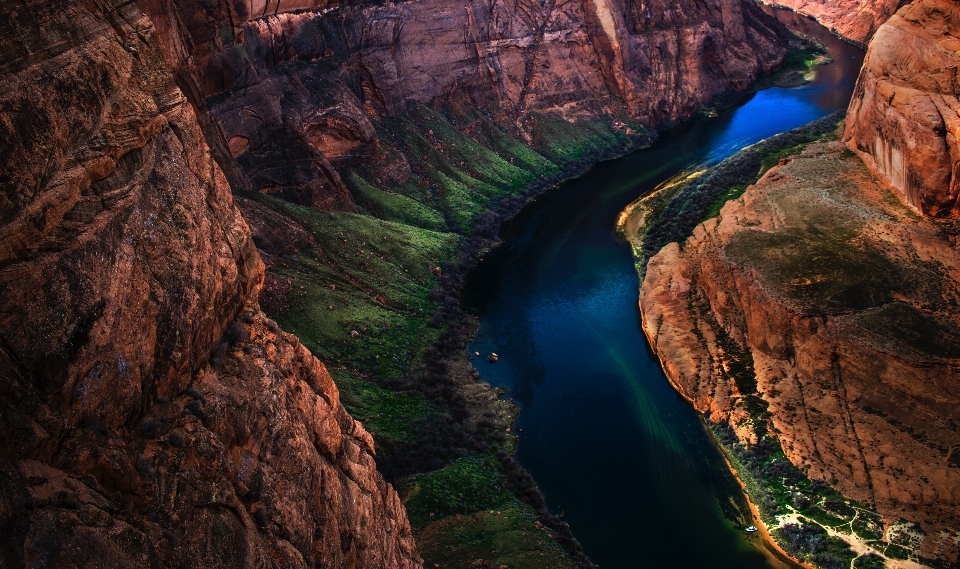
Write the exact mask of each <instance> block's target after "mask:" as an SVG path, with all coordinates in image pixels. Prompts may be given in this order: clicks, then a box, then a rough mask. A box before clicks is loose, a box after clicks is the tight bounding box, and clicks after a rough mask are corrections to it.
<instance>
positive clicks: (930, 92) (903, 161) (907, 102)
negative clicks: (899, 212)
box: [844, 0, 960, 218]
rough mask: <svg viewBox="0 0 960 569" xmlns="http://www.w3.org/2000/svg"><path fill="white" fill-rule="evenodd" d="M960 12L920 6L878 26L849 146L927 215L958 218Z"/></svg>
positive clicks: (853, 111)
mask: <svg viewBox="0 0 960 569" xmlns="http://www.w3.org/2000/svg"><path fill="white" fill-rule="evenodd" d="M958 54H960V9H958V8H957V5H956V3H955V2H950V1H949V0H944V1H940V2H933V1H929V0H928V1H925V2H917V3H915V4H913V5H910V6H907V7H905V8H904V9H902V10H900V11H899V12H898V13H897V14H896V15H895V16H894V17H893V18H892V19H891V20H890V23H889V24H888V25H886V26H883V27H882V28H880V31H879V32H877V35H876V36H875V37H874V39H873V41H872V42H871V43H870V51H869V53H868V54H867V59H866V62H865V64H864V68H863V71H862V73H861V76H860V81H859V84H858V86H857V91H856V92H855V93H854V96H853V100H852V101H851V102H850V110H849V120H848V121H847V129H846V132H845V133H844V141H846V142H847V144H848V145H849V146H850V147H851V148H853V149H854V150H855V151H856V152H857V153H858V154H859V155H860V157H861V158H863V160H864V162H866V163H867V165H868V166H870V167H871V168H872V169H873V170H874V171H875V172H876V173H877V174H878V175H879V176H881V177H883V178H884V179H885V180H886V181H887V182H888V183H889V184H890V185H891V186H892V187H893V188H894V189H895V191H896V192H897V195H899V196H900V199H901V200H903V202H904V203H906V204H907V205H908V206H910V207H911V208H913V209H914V210H915V211H918V212H920V213H922V214H923V215H929V216H933V217H952V218H956V217H958V216H960V203H958V197H960V116H958V115H960V101H958V97H960V84H958V83H957V67H958V64H960V55H958Z"/></svg>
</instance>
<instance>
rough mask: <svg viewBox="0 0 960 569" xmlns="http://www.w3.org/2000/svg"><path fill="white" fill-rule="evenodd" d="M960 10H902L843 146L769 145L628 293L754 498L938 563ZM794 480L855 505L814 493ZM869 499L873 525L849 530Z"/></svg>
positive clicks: (876, 55)
mask: <svg viewBox="0 0 960 569" xmlns="http://www.w3.org/2000/svg"><path fill="white" fill-rule="evenodd" d="M958 17H960V9H958V7H957V5H956V4H955V3H953V2H941V1H938V0H922V1H917V2H914V3H913V4H912V5H910V6H907V7H905V8H903V9H901V11H900V12H899V13H898V15H897V16H895V17H893V18H891V19H890V20H889V21H888V23H887V24H885V25H884V26H883V27H882V28H880V30H879V31H878V32H877V35H876V37H875V39H874V43H873V44H872V45H871V49H870V50H869V52H868V55H867V60H866V63H865V65H864V70H863V72H862V74H861V76H860V81H859V86H858V88H857V91H856V95H855V98H854V100H853V101H852V103H851V106H850V110H849V113H848V116H847V122H846V127H845V131H844V134H843V140H845V141H847V144H848V146H850V147H851V148H853V149H855V150H856V151H857V153H856V154H855V153H854V152H851V151H850V149H848V148H847V147H846V146H844V144H843V143H842V141H841V140H839V139H838V138H839V137H837V136H834V137H832V138H831V137H827V139H825V140H823V141H821V142H818V143H815V144H812V145H810V146H808V147H806V149H805V150H803V151H802V152H801V153H800V154H798V155H795V156H792V157H789V158H784V159H782V160H781V161H780V165H779V166H776V167H774V168H773V169H772V170H770V171H768V172H767V173H766V174H765V175H764V176H763V177H762V179H760V181H759V182H757V183H756V184H755V185H753V186H750V187H748V188H747V190H746V192H745V193H744V194H743V196H742V197H741V198H738V199H735V200H732V201H730V202H728V203H727V204H726V205H725V206H724V207H723V208H722V210H720V214H719V217H716V218H714V219H710V220H707V221H705V222H704V223H702V224H700V225H699V226H698V227H697V228H696V230H695V231H694V232H693V235H692V236H691V237H690V238H689V239H687V241H686V242H685V244H684V245H683V246H682V247H681V246H680V245H679V244H677V243H672V244H670V245H668V246H666V247H664V248H663V249H662V250H661V251H660V252H659V253H658V254H657V255H656V256H654V257H653V258H652V259H651V260H650V262H649V264H648V265H647V271H646V277H645V280H644V282H643V285H642V290H641V300H640V305H641V310H642V312H643V318H644V330H645V332H646V334H647V337H648V338H649V340H650V343H651V345H652V346H653V347H654V349H655V351H656V353H657V354H658V356H659V357H660V358H661V361H662V362H663V364H664V369H665V370H666V373H667V375H668V377H669V378H670V380H671V381H672V382H673V383H674V385H675V386H676V387H677V389H678V390H679V391H680V392H681V393H682V394H683V395H684V396H685V397H686V398H688V399H689V400H690V401H691V402H692V403H693V404H694V406H695V407H696V408H697V409H698V410H700V411H701V412H703V413H705V414H706V415H707V416H709V417H710V419H711V421H713V422H715V423H719V424H721V425H729V426H730V428H732V429H733V432H734V433H735V435H736V436H735V437H734V441H736V440H739V441H740V442H741V443H745V444H746V446H747V447H750V446H751V445H755V446H756V447H757V448H758V451H757V452H759V453H760V455H761V457H760V458H761V461H766V462H763V464H764V466H762V468H761V469H759V470H758V472H759V474H758V476H761V477H763V478H764V480H766V484H767V485H768V486H767V488H768V489H770V492H772V494H770V493H768V494H765V495H767V496H769V497H770V500H769V502H768V503H767V508H768V511H769V512H771V513H779V514H781V515H782V514H788V513H790V512H794V513H796V512H800V513H802V514H803V515H807V516H812V518H813V519H815V520H817V521H818V522H820V523H824V524H826V525H828V526H829V525H835V526H837V527H839V528H842V527H844V526H846V527H847V530H846V531H847V533H849V534H850V535H851V536H853V537H856V536H860V538H862V539H868V540H871V539H872V540H874V541H872V542H870V541H868V542H867V543H873V545H872V546H870V547H873V548H876V549H877V550H878V551H880V552H881V553H883V552H884V550H886V553H887V554H888V556H891V557H895V558H905V557H906V556H908V555H910V556H913V557H914V558H917V559H920V558H926V559H939V560H941V561H947V562H955V561H956V560H957V557H958V553H960V547H958V543H960V468H958V466H960V462H958V461H957V449H958V447H960V427H958V424H960V415H958V409H960V400H958V398H957V393H958V387H960V386H958V384H957V382H958V377H960V376H958V369H960V351H958V349H960V345H958V343H957V338H960V312H958V310H957V306H958V302H960V272H958V269H960V253H958V250H957V235H958V227H957V225H956V222H955V221H953V220H943V219H937V217H952V216H955V213H954V209H953V208H954V203H955V189H954V181H953V179H952V177H951V173H952V171H953V168H954V163H955V161H956V160H955V159H953V158H952V156H953V155H954V154H955V152H956V148H957V143H956V138H955V137H954V133H953V129H952V127H951V126H950V125H952V124H953V122H955V121H956V117H957V113H956V110H953V109H955V108H956V99H955V96H956V95H955V93H954V89H955V88H956V85H955V81H954V80H952V79H947V77H951V78H952V77H953V76H954V75H955V70H956V64H955V63H954V62H953V60H952V58H953V56H954V51H956V50H953V51H949V46H950V45H952V44H950V42H952V41H956V40H955V37H956V34H957V31H958V30H960V25H958V23H960V20H958V19H957V18H958ZM947 54H949V57H948V55H947ZM951 101H952V104H953V105H954V106H953V107H951V106H950V105H951ZM901 152H902V153H901ZM891 157H894V158H893V159H891ZM905 180H907V182H906V186H904V183H905ZM951 196H953V197H951ZM906 206H909V207H906ZM918 212H922V213H923V214H924V215H918ZM721 431H722V429H721ZM768 433H769V434H772V437H773V438H772V439H770V438H767V439H765V437H767V436H768ZM765 440H769V441H773V442H764V441H765ZM757 443H762V444H760V445H757ZM760 447H764V448H763V449H761V448H760ZM780 452H782V455H779V456H781V457H782V458H784V459H786V460H789V463H792V465H795V466H796V467H797V469H799V470H795V469H793V467H787V466H785V465H786V463H785V462H780V459H778V458H777V456H778V453H780ZM804 478H809V479H812V480H814V481H819V482H823V483H826V484H828V485H829V486H831V487H832V488H834V489H836V490H838V491H839V492H840V493H842V495H843V497H845V498H846V499H848V500H854V503H853V506H854V507H851V506H850V503H849V502H847V504H844V502H843V501H842V500H840V499H838V498H837V497H836V496H832V497H831V496H829V492H828V493H827V494H826V496H827V497H826V498H825V499H822V498H817V499H815V500H814V502H811V501H810V499H809V494H805V493H807V492H808V489H809V487H808V486H805V485H804V484H806V483H803V484H801V481H802V480H803V479H804ZM755 498H759V497H757V496H755ZM818 499H822V501H820V502H817V501H816V500H818ZM763 500H767V498H763ZM857 508H863V509H857ZM871 509H875V511H877V512H879V514H880V515H881V516H882V518H883V520H884V522H885V525H886V530H885V533H883V534H881V533H879V532H877V533H874V530H873V529H870V527H871V526H870V524H866V525H861V526H860V528H859V529H858V527H857V519H859V520H861V523H862V521H863V519H864V516H865V515H866V516H868V515H869V510H871ZM858 512H859V514H858ZM851 519H853V522H851ZM846 524H849V525H846ZM871 535H872V537H871ZM881 537H882V538H883V540H885V541H884V542H883V543H881V541H880V540H879V538H881ZM887 542H889V543H890V544H891V545H887ZM865 547H866V546H865Z"/></svg>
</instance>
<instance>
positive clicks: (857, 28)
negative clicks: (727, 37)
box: [766, 0, 909, 45]
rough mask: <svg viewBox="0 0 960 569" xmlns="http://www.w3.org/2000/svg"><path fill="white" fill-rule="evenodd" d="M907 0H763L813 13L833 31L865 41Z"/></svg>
mask: <svg viewBox="0 0 960 569" xmlns="http://www.w3.org/2000/svg"><path fill="white" fill-rule="evenodd" d="M908 2H909V0H772V1H769V2H766V3H767V4H773V5H775V6H783V7H785V8H790V9H791V10H796V11H797V12H800V13H801V14H804V15H807V16H813V17H814V18H816V19H817V21H819V22H820V23H822V24H823V25H824V26H826V27H828V28H830V29H831V30H833V31H834V32H835V33H837V34H840V35H841V36H843V37H845V38H847V39H849V40H852V41H855V42H857V43H859V44H862V45H866V44H867V42H869V41H870V38H871V37H873V34H874V33H876V31H877V29H878V28H879V27H880V26H881V25H883V23H884V22H886V21H887V19H888V18H890V16H892V15H893V14H894V13H895V12H896V11H897V9H898V8H900V7H901V6H903V5H904V4H907V3H908Z"/></svg>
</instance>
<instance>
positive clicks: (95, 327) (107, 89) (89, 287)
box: [0, 2, 419, 567]
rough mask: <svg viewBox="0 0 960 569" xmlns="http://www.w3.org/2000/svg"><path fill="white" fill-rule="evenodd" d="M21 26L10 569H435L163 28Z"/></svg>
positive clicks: (89, 21) (11, 72)
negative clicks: (280, 311)
mask: <svg viewBox="0 0 960 569" xmlns="http://www.w3.org/2000/svg"><path fill="white" fill-rule="evenodd" d="M2 13H3V16H4V24H3V26H4V30H5V31H4V33H3V35H2V36H0V53H2V57H0V61H2V64H0V73H2V77H0V101H2V104H0V109H2V111H0V129H2V135H0V172H2V180H3V185H2V201H0V216H2V220H3V221H2V227H0V243H2V245H0V321H2V322H3V326H2V333H0V336H2V341H0V346H2V347H0V370H2V371H0V478H2V483H0V528H2V529H0V534H2V538H0V565H3V566H4V567H20V566H28V567H80V566H91V564H93V565H97V566H118V567H121V566H122V567H156V566H181V567H186V566H209V567H225V566H230V567H262V566H277V565H282V566H289V567H298V566H321V565H322V566H366V567H386V566H391V567H393V566H396V567H416V566H418V565H419V563H418V559H417V554H416V551H415V547H414V544H413V539H412V536H411V533H410V527H409V525H408V523H407V520H406V515H405V512H404V509H403V507H402V506H401V504H400V502H399V499H398V497H397V495H396V494H395V493H394V492H393V490H392V488H391V487H390V486H389V485H387V484H386V483H385V482H384V480H383V478H382V477H381V476H380V475H379V473H378V472H377V470H376V467H375V463H374V459H373V452H374V451H373V441H372V439H371V437H370V435H369V434H368V433H367V432H366V431H365V430H364V429H363V427H362V426H361V425H360V424H359V423H357V422H355V421H354V420H353V419H352V418H351V417H350V416H349V415H347V413H346V411H345V410H344V409H343V407H342V406H341V405H340V402H339V397H338V390H337V388H336V386H335V385H334V384H333V382H332V380H331V378H330V375H329V374H328V373H327V372H326V370H325V369H324V367H323V366H322V365H321V364H320V363H319V362H318V361H317V360H316V359H315V358H314V357H313V356H312V355H310V353H309V352H308V351H307V350H306V349H305V348H304V347H303V346H302V345H300V343H299V342H298V340H297V339H296V338H295V337H293V336H291V335H289V334H285V333H284V332H282V331H280V330H279V328H277V327H276V325H275V324H273V323H272V321H269V320H268V319H266V317H265V316H263V315H262V314H261V313H260V312H259V311H258V309H257V297H258V294H259V292H260V288H261V285H262V282H263V263H262V262H261V260H260V258H259V256H258V254H257V251H256V249H255V247H254V244H253V241H252V239H251V236H250V232H249V230H248V228H247V225H246V223H245V222H244V220H243V218H242V217H241V214H240V211H239V210H238V209H237V207H236V206H235V205H234V202H233V198H232V196H231V192H230V186H229V185H228V184H227V180H226V179H225V177H224V175H223V173H222V172H221V170H220V168H219V167H218V165H217V164H216V162H215V161H214V160H213V159H212V158H211V155H210V152H209V151H208V148H207V145H206V142H205V141H204V137H203V135H202V133H201V130H200V128H199V126H198V123H197V120H196V118H195V115H194V110H193V108H192V107H191V106H190V105H189V104H188V103H187V101H186V99H185V98H184V97H183V95H182V94H181V92H180V91H179V89H178V88H177V86H176V85H175V83H174V81H173V76H172V75H171V74H170V73H169V72H168V71H167V69H166V65H165V62H164V54H163V52H162V50H161V48H160V44H159V41H158V38H157V35H156V33H155V30H154V28H153V26H152V24H151V22H150V20H149V19H148V18H146V17H145V16H144V15H143V14H142V13H140V12H139V10H138V9H137V8H136V5H135V4H132V3H122V2H116V3H103V2H101V3H97V4H96V5H94V4H93V3H84V2H62V3H52V2H30V3H16V4H14V3H7V4H4V7H3V10H2ZM211 356H212V357H211Z"/></svg>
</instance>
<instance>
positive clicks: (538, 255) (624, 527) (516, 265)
mask: <svg viewBox="0 0 960 569" xmlns="http://www.w3.org/2000/svg"><path fill="white" fill-rule="evenodd" d="M778 13H779V17H781V18H785V19H788V20H791V21H792V23H793V25H794V26H803V27H804V31H805V32H806V33H808V34H810V35H814V36H815V37H817V38H818V39H819V40H820V41H821V42H822V43H824V44H825V45H827V47H828V50H829V52H830V55H831V56H832V57H833V58H834V59H835V61H834V63H832V64H829V65H826V66H824V67H822V68H821V69H820V70H819V71H820V72H819V75H818V78H817V79H816V80H815V81H814V82H812V83H810V84H808V85H805V86H803V87H798V88H791V89H781V88H772V89H768V90H765V91H761V92H759V93H757V94H756V95H754V96H753V97H752V98H750V100H748V101H746V102H745V103H744V104H742V105H741V106H739V107H737V108H734V109H731V110H729V111H727V112H724V113H721V114H720V116H718V117H715V118H709V119H696V120H693V121H690V122H688V123H685V124H683V125H681V126H678V127H676V128H674V129H672V130H669V131H667V132H665V133H663V134H662V136H661V138H660V139H659V140H658V141H657V142H656V143H655V144H654V145H653V146H652V147H650V148H649V149H646V150H641V151H637V152H634V153H632V154H629V155H627V156H625V157H623V158H619V159H616V160H611V161H608V162H604V163H601V164H598V165H597V166H596V167H594V168H592V169H591V170H590V171H589V172H587V173H586V174H584V175H583V176H582V177H580V178H577V179H575V180H571V181H568V182H566V183H563V184H561V185H560V186H558V187H557V188H555V189H553V190H551V191H549V192H547V193H545V194H543V195H542V196H540V197H539V198H538V199H536V200H534V201H533V202H531V203H530V204H528V205H527V206H526V207H525V208H524V209H523V210H521V211H520V213H519V214H517V215H516V216H515V217H514V218H512V219H511V220H509V221H508V222H507V223H506V224H504V226H503V228H502V230H501V239H502V242H501V244H500V245H499V246H498V247H497V248H495V249H494V250H493V251H491V252H490V253H488V254H487V255H485V256H484V257H483V259H482V260H481V261H480V262H479V263H478V264H477V266H476V267H475V268H474V269H473V270H472V271H471V273H470V275H469V276H468V280H467V286H466V289H465V292H464V303H465V305H466V306H467V308H468V309H470V310H472V311H473V312H474V313H475V314H477V315H478V316H479V319H480V328H479V330H478V333H477V335H476V338H475V339H474V341H473V343H472V344H471V345H470V347H469V349H470V351H471V353H472V352H473V351H478V352H480V353H481V354H484V355H485V354H487V353H489V352H496V353H497V354H498V355H499V356H500V360H499V361H498V362H497V363H495V364H488V363H487V362H486V361H485V360H481V359H477V360H475V363H476V366H477V369H478V371H479V372H480V376H481V378H482V379H483V380H484V381H487V382H489V383H491V384H492V385H495V386H504V387H506V388H507V391H508V394H509V396H511V397H512V398H514V399H515V400H516V401H517V402H518V403H519V404H520V405H521V407H522V411H521V413H520V415H519V418H518V421H517V425H516V427H517V429H519V430H518V434H519V448H518V452H517V459H518V460H519V462H520V463H521V464H522V465H523V466H524V467H525V468H526V469H527V470H528V471H529V472H530V473H531V474H532V475H533V477H534V478H535V479H536V481H537V483H538V484H539V486H540V488H541V489H542V491H543V492H544V495H545V496H546V498H547V501H548V503H549V504H550V506H551V507H552V508H553V509H554V510H555V511H557V512H562V513H563V514H564V519H565V520H566V521H567V522H568V523H569V524H570V527H571V529H572V530H573V533H574V535H575V536H576V537H577V539H579V540H580V542H581V543H582V544H583V547H584V549H585V550H586V553H587V555H589V556H590V558H591V559H593V560H594V562H596V563H597V564H598V565H599V566H600V567H602V568H603V569H616V568H634V567H651V568H654V567H655V568H678V569H681V568H682V569H696V568H714V569H723V568H730V569H751V568H761V567H762V568H769V567H778V566H780V567H782V566H784V564H783V563H782V562H778V561H777V560H776V559H775V558H774V557H773V556H772V555H771V554H770V553H769V552H766V551H764V548H763V544H762V543H761V541H760V540H759V538H757V537H755V536H752V535H749V534H746V533H745V532H744V531H743V528H742V526H741V525H739V524H738V521H737V520H738V517H739V516H738V512H743V511H744V510H745V508H746V506H745V502H744V497H743V493H742V491H741V490H740V486H739V484H738V482H737V480H736V479H735V478H734V477H733V476H732V475H731V474H730V472H729V471H728V469H727V467H726V464H725V463H724V460H723V457H722V455H721V453H720V451H719V450H718V449H717V448H716V446H715V445H714V443H713V440H712V439H711V437H710V435H709V434H708V432H707V431H706V429H705V428H704V425H703V422H702V420H701V418H700V417H699V416H698V415H697V413H696V412H695V411H694V410H693V408H692V407H691V406H689V405H688V404H687V403H686V402H685V401H683V400H682V399H681V398H680V397H679V396H678V395H677V394H676V393H675V392H674V390H673V389H672V388H671V386H670V384H669V383H668V382H667V379H666V377H665V376H664V375H663V372H662V370H661V368H660V365H659V363H658V361H657V360H656V358H655V356H654V355H653V353H652V352H651V351H650V349H649V346H648V345H647V343H646V340H645V338H644V336H643V333H642V331H641V327H640V313H639V309H638V306H637V300H638V289H639V283H638V278H637V274H636V272H635V270H634V264H633V258H632V256H631V252H630V248H629V246H628V245H627V244H626V243H625V242H624V241H622V240H620V239H619V238H618V237H617V236H616V235H615V233H614V226H615V223H616V220H617V217H618V215H619V213H620V212H621V211H622V210H623V209H624V208H625V207H626V206H627V205H628V204H629V203H630V202H632V201H633V200H634V199H636V198H637V197H638V196H640V195H642V194H644V193H645V192H648V191H650V190H651V189H653V188H654V187H656V186H657V185H658V184H659V183H661V182H663V181H665V180H667V179H669V178H671V177H673V176H675V175H676V174H678V173H680V172H682V171H684V170H686V169H688V168H691V167H694V166H697V165H709V164H715V163H717V162H719V161H721V160H723V159H724V158H726V157H728V156H730V155H732V154H733V153H735V152H737V151H738V150H740V149H741V148H743V147H744V146H746V145H749V144H753V143H755V142H757V141H759V140H762V139H764V138H767V137H769V136H771V135H774V134H777V133H779V132H783V131H786V130H790V129H792V128H796V127H798V126H801V125H803V124H806V123H808V122H810V121H812V120H815V119H817V118H820V117H822V116H825V115H827V114H830V113H832V112H834V111H836V110H838V109H844V108H846V105H847V102H848V101H849V99H850V95H851V93H852V91H853V88H854V84H855V81H856V77H857V74H858V72H859V70H860V66H861V64H862V61H863V55H864V54H863V52H862V51H861V50H860V49H858V48H856V47H854V46H852V45H849V44H847V43H844V42H842V41H840V40H839V39H837V38H835V37H834V36H832V35H830V34H829V32H827V31H826V29H825V28H822V27H820V26H817V25H816V24H814V23H812V22H810V21H809V20H807V19H805V18H802V17H799V16H797V15H796V14H793V13H782V12H779V11H778ZM741 519H742V518H741Z"/></svg>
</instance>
